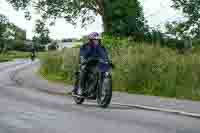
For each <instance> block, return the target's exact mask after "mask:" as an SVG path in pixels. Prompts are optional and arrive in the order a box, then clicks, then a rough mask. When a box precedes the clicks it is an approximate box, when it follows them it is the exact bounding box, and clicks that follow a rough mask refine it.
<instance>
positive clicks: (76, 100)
mask: <svg viewBox="0 0 200 133" xmlns="http://www.w3.org/2000/svg"><path fill="white" fill-rule="evenodd" d="M73 99H74V101H75V103H76V104H83V102H84V101H85V99H84V98H79V97H76V96H73Z"/></svg>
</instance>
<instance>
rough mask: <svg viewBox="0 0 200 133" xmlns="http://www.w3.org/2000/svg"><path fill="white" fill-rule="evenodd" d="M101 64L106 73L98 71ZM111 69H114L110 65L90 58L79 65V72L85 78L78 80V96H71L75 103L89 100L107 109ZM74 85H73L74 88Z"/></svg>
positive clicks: (110, 88) (109, 100)
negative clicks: (84, 74)
mask: <svg viewBox="0 0 200 133" xmlns="http://www.w3.org/2000/svg"><path fill="white" fill-rule="evenodd" d="M102 64H103V65H105V66H107V68H106V69H107V71H106V72H102V71H101V70H100V69H99V65H102ZM111 68H114V65H113V64H112V63H110V62H107V61H104V60H101V59H99V58H90V59H88V60H87V61H86V62H85V63H84V64H83V65H81V71H84V72H85V73H86V76H85V77H84V78H83V79H80V82H79V87H78V94H72V97H73V99H74V101H75V103H76V104H82V103H83V102H84V100H85V99H89V100H97V103H98V105H99V106H100V107H102V108H106V107H108V105H109V104H110V102H111V99H112V76H111ZM76 85H77V84H76V83H75V84H74V87H76ZM80 94H82V95H80Z"/></svg>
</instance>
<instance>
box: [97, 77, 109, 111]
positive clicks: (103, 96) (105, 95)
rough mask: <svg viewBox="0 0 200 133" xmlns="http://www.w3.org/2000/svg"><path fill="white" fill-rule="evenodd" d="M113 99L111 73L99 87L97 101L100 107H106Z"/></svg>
mask: <svg viewBox="0 0 200 133" xmlns="http://www.w3.org/2000/svg"><path fill="white" fill-rule="evenodd" d="M111 99H112V78H111V75H107V76H105V77H104V78H103V79H102V81H101V83H100V85H99V87H98V92H97V103H98V104H99V106H100V107H102V108H106V107H108V105H109V104H110V102H111Z"/></svg>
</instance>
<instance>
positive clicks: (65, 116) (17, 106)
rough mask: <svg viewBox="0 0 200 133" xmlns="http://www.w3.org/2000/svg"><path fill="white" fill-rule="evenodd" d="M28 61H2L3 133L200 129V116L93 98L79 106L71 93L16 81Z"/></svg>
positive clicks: (197, 132) (181, 132) (192, 132)
mask: <svg viewBox="0 0 200 133" xmlns="http://www.w3.org/2000/svg"><path fill="white" fill-rule="evenodd" d="M27 64H30V62H28V61H16V62H15V63H6V64H0V133H129V132H130V133H200V119H195V118H190V117H184V116H179V115H172V114H168V113H162V112H153V111H145V110H138V109H133V108H126V107H120V106H110V107H109V108H108V109H101V108H99V107H97V105H96V104H95V103H94V104H92V103H89V102H86V103H85V104H84V105H81V106H78V105H75V104H74V103H73V100H72V99H71V98H70V97H66V96H58V95H50V94H47V93H44V92H40V91H38V90H37V89H34V88H22V87H20V86H17V85H15V82H14V81H12V80H11V79H12V75H13V74H14V73H15V69H16V68H20V67H25V66H26V65H27ZM18 72H19V70H18ZM27 80H32V79H27Z"/></svg>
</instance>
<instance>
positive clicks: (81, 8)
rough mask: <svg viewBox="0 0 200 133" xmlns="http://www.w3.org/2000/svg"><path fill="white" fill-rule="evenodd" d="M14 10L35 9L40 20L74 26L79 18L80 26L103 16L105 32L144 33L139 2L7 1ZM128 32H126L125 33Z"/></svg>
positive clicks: (88, 0) (79, 0) (111, 0)
mask: <svg viewBox="0 0 200 133" xmlns="http://www.w3.org/2000/svg"><path fill="white" fill-rule="evenodd" d="M7 1H9V2H10V3H11V4H12V5H13V6H14V7H15V8H16V9H23V10H26V9H28V6H30V5H32V6H34V7H35V8H36V9H37V10H38V11H39V13H40V14H41V16H42V18H43V19H47V18H53V19H56V18H57V17H63V18H65V19H66V21H68V22H70V23H72V24H76V23H77V20H78V19H79V18H81V22H82V25H83V26H85V25H87V24H88V23H91V22H93V21H94V19H95V17H94V16H96V15H100V16H102V20H103V25H104V31H105V32H109V33H113V32H114V33H115V32H118V33H119V34H123V35H124V34H125V35H126V34H130V33H132V32H135V31H142V30H141V29H144V16H143V13H142V8H141V6H140V3H139V2H138V0H123V1H122V0H39V1H35V0H7ZM126 31H127V32H126Z"/></svg>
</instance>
